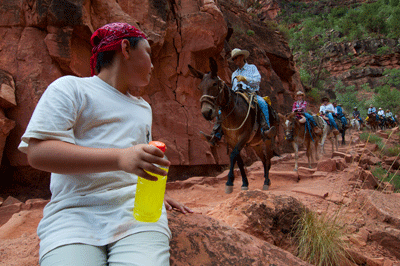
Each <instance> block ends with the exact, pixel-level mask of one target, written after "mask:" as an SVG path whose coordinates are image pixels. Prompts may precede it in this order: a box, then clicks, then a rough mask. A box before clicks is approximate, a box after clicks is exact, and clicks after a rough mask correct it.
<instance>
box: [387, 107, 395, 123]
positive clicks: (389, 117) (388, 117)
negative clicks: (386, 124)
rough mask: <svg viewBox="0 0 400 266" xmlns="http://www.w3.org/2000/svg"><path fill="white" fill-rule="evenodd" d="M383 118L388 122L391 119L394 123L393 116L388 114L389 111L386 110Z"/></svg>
mask: <svg viewBox="0 0 400 266" xmlns="http://www.w3.org/2000/svg"><path fill="white" fill-rule="evenodd" d="M385 117H386V119H388V120H389V119H391V120H392V121H393V123H396V120H395V119H394V117H393V114H392V112H390V110H389V109H387V110H386V113H385Z"/></svg>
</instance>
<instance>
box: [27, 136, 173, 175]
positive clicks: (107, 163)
mask: <svg viewBox="0 0 400 266" xmlns="http://www.w3.org/2000/svg"><path fill="white" fill-rule="evenodd" d="M27 155H28V162H29V164H30V165H31V166H32V167H34V168H37V169H39V170H42V171H47V172H53V173H59V174H84V173H98V172H108V171H120V170H122V171H125V172H128V173H133V174H136V175H138V176H141V177H143V178H146V179H149V180H157V178H156V177H153V176H151V175H149V174H147V173H146V172H145V171H144V170H146V171H149V172H152V173H155V174H159V175H166V172H165V171H164V170H161V169H160V168H158V167H156V166H154V165H153V164H158V165H162V166H169V165H170V162H169V161H168V160H166V159H164V158H163V156H164V154H163V152H162V151H161V150H160V149H158V148H156V147H154V146H152V145H148V144H139V145H135V146H132V147H129V148H125V149H112V148H110V149H101V148H89V147H82V146H78V145H74V144H71V143H67V142H63V141H59V140H39V139H30V141H29V146H28V153H27Z"/></svg>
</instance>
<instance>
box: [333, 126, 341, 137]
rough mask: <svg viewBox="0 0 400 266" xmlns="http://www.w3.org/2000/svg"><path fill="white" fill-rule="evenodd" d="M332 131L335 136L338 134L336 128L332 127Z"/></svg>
mask: <svg viewBox="0 0 400 266" xmlns="http://www.w3.org/2000/svg"><path fill="white" fill-rule="evenodd" d="M332 133H333V135H335V136H337V135H339V133H340V132H339V130H337V129H336V128H333V130H332Z"/></svg>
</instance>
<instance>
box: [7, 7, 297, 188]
mask: <svg viewBox="0 0 400 266" xmlns="http://www.w3.org/2000/svg"><path fill="white" fill-rule="evenodd" d="M1 2H2V3H1V5H0V13H1V14H2V16H0V34H1V36H2V38H1V40H0V71H1V73H2V75H1V76H2V77H4V78H2V79H0V81H1V91H0V92H1V93H0V98H1V101H0V103H1V105H0V107H1V109H2V112H1V113H3V112H4V115H1V117H0V119H1V125H2V127H1V129H2V131H1V132H2V135H1V136H0V142H1V145H0V148H2V146H4V145H5V149H4V152H2V149H0V154H2V153H4V156H3V157H4V159H3V162H2V169H3V171H2V172H3V173H5V174H4V175H7V177H4V179H6V180H10V179H11V176H12V175H14V176H18V180H20V181H24V182H25V181H27V182H28V183H31V182H30V181H29V179H31V178H30V177H29V176H30V175H32V173H31V171H30V170H31V169H30V168H29V167H28V165H27V161H26V156H25V155H24V154H22V153H21V152H19V151H18V150H17V146H18V144H19V142H20V138H21V136H22V134H23V133H24V130H25V128H26V126H27V124H28V122H29V119H30V116H31V114H32V112H33V110H34V108H35V106H36V104H37V102H38V100H39V99H40V96H41V95H42V93H43V92H44V91H45V89H46V87H47V86H48V85H49V84H50V83H51V82H52V81H54V80H55V79H57V78H59V77H61V76H63V75H77V76H82V77H83V76H89V75H90V71H89V63H88V62H89V57H90V53H91V47H90V44H89V38H90V36H91V34H92V32H93V31H94V30H95V29H97V28H98V27H100V26H102V25H104V24H106V23H109V22H114V21H124V22H128V23H131V24H133V25H136V26H138V27H139V28H141V29H142V30H143V31H144V32H145V33H146V34H147V35H148V37H149V41H150V43H151V47H152V61H153V64H154V67H155V70H154V73H153V77H152V79H151V82H150V85H149V86H147V87H146V88H144V89H143V90H142V91H141V96H142V97H144V98H145V99H146V100H147V101H148V102H149V103H150V104H151V106H152V108H153V114H154V127H153V137H154V139H158V140H162V141H165V142H166V144H167V145H168V147H169V149H168V154H167V156H168V157H169V158H170V160H171V161H172V163H173V167H178V168H176V169H179V167H182V169H184V167H185V166H203V165H209V166H213V165H216V164H219V165H222V164H227V163H228V156H227V154H226V148H225V146H224V145H221V146H220V147H219V149H217V151H216V152H211V151H210V147H209V145H208V144H207V143H206V142H205V141H204V140H202V139H201V138H200V136H199V131H200V130H202V131H205V132H208V131H210V130H211V127H212V125H211V124H210V123H209V122H207V121H206V120H205V119H204V118H202V117H201V113H200V111H199V109H200V103H199V98H200V92H199V91H198V90H197V89H196V87H197V84H198V82H199V81H198V80H196V79H195V78H194V77H192V76H191V75H190V74H189V71H188V67H187V65H188V64H191V65H192V66H195V67H196V68H198V69H200V70H202V71H208V57H214V58H215V59H217V61H218V64H219V65H220V73H219V75H220V77H221V78H222V79H224V80H225V81H226V82H229V81H230V75H231V73H232V70H234V68H233V67H234V66H233V65H232V63H229V62H228V60H227V59H228V58H229V54H230V51H231V49H233V48H235V47H240V48H242V49H248V50H249V51H250V52H251V57H250V58H249V62H251V63H254V64H256V65H257V67H258V68H259V70H260V72H261V74H262V84H261V91H262V92H263V94H266V95H270V97H271V98H272V100H273V103H274V108H276V109H277V110H278V111H284V110H288V105H289V104H290V102H291V95H292V94H293V91H294V90H295V89H298V88H301V83H300V78H299V75H298V73H297V72H296V69H295V66H294V63H293V59H292V55H291V52H290V49H289V47H288V44H287V42H286V40H285V39H284V38H283V36H282V35H280V33H279V32H277V31H274V30H270V29H268V27H266V26H265V24H264V23H262V22H260V21H259V20H254V19H253V18H252V17H251V16H250V15H249V14H248V13H247V12H246V11H245V9H244V8H243V6H241V5H239V4H237V3H235V2H233V1H231V0H223V1H219V2H218V3H217V2H215V1H191V0H186V1H180V2H175V1H145V0H143V1H139V0H137V1H128V0H120V1H117V2H116V1H112V0H92V1H89V0H63V1H55V0H18V1H12V2H11V1H1ZM271 7H272V9H273V10H275V11H274V12H272V13H271V14H272V15H271V14H270V16H274V14H276V5H275V6H274V5H272V6H271ZM248 30H251V31H252V32H254V34H249V33H248ZM227 37H230V38H229V40H228V38H227ZM7 136H8V137H7ZM6 138H7V140H6ZM5 168H6V169H5ZM197 169H198V168H197ZM211 169H212V167H211ZM182 171H183V170H182ZM188 175H190V173H188ZM4 179H3V180H4Z"/></svg>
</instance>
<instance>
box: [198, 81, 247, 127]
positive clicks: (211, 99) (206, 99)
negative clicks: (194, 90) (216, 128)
mask: <svg viewBox="0 0 400 266" xmlns="http://www.w3.org/2000/svg"><path fill="white" fill-rule="evenodd" d="M225 86H226V84H225V82H224V81H223V80H221V78H220V77H218V89H219V91H218V93H217V95H216V96H211V95H207V94H205V95H203V96H201V98H200V102H201V104H203V103H208V104H210V105H211V106H212V108H213V109H218V108H217V107H220V108H221V109H224V108H225V107H227V106H229V104H230V102H231V100H232V91H231V90H230V89H229V88H228V93H229V96H228V102H227V103H226V104H224V105H220V104H218V99H219V97H220V95H222V92H223V90H224V88H225ZM253 97H254V96H253V95H252V96H251V99H250V102H251V101H252V100H253ZM237 103H238V97H236V102H235V103H234V105H233V108H232V110H231V111H230V112H229V113H228V114H227V115H226V116H225V117H224V118H223V119H221V125H222V122H223V121H224V120H226V119H227V118H228V117H229V116H230V115H231V114H232V113H233V111H234V110H235V108H236V105H237ZM250 109H251V104H249V109H248V110H247V115H246V117H245V118H244V120H243V122H242V124H241V125H240V126H239V127H237V128H227V127H225V126H223V125H222V127H223V128H224V129H226V130H239V129H241V128H242V127H243V125H244V124H245V122H246V120H247V118H248V117H249V114H250Z"/></svg>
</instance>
